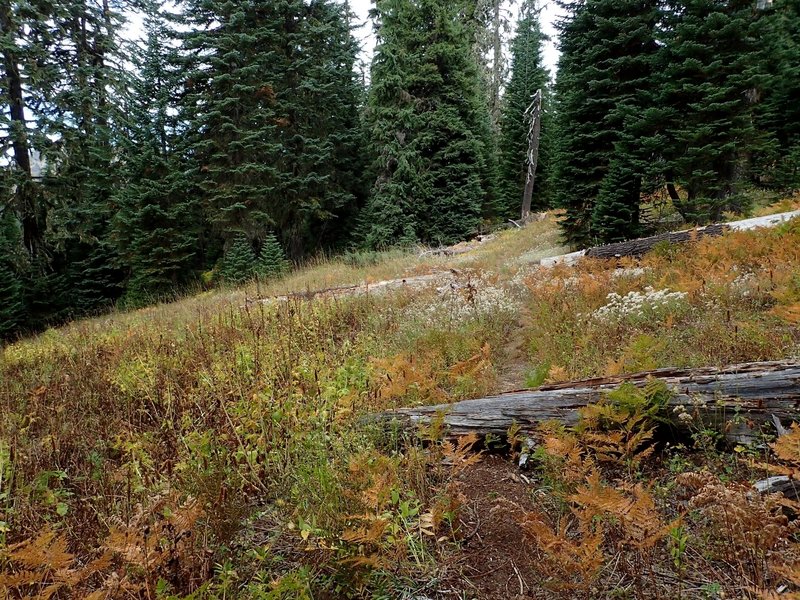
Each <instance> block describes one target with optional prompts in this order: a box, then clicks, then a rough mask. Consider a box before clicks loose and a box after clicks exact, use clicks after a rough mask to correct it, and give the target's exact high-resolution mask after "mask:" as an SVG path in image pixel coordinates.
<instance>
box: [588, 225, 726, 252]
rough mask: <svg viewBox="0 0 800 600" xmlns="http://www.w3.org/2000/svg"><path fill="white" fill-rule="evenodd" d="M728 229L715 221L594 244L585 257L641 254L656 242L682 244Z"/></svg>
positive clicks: (650, 248)
mask: <svg viewBox="0 0 800 600" xmlns="http://www.w3.org/2000/svg"><path fill="white" fill-rule="evenodd" d="M726 231H728V226H727V225H725V224H721V223H717V224H714V225H708V226H707V227H698V228H697V229H689V230H686V231H675V232H671V233H662V234H660V235H652V236H650V237H646V238H639V239H637V240H628V241H626V242H618V243H616V244H606V245H605V246H596V247H594V248H589V249H588V250H587V251H586V257H587V258H620V257H622V256H642V255H643V254H645V253H646V252H649V251H650V250H652V249H653V248H655V247H656V246H657V245H658V244H684V243H686V242H691V241H694V240H699V239H700V238H703V237H717V236H720V235H722V234H723V233H725V232H726Z"/></svg>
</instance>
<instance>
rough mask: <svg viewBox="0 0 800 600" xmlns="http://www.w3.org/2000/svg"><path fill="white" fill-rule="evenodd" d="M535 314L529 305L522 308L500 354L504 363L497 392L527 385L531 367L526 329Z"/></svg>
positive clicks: (498, 378)
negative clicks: (526, 380)
mask: <svg viewBox="0 0 800 600" xmlns="http://www.w3.org/2000/svg"><path fill="white" fill-rule="evenodd" d="M532 319H533V315H532V313H531V311H530V309H529V308H528V307H527V306H524V305H523V307H522V309H521V310H520V314H519V318H518V319H517V322H516V324H515V327H514V328H513V329H512V331H511V334H510V335H509V338H508V340H507V341H506V343H505V345H503V347H502V348H501V349H500V352H499V355H500V360H501V361H502V364H501V365H500V367H499V368H498V375H497V389H496V390H495V391H496V392H497V393H503V392H510V391H513V390H519V389H522V388H524V387H525V379H526V378H527V375H528V372H529V371H530V369H531V363H530V359H529V358H528V338H527V336H526V333H525V332H526V331H527V330H528V326H529V325H530V324H531V321H532Z"/></svg>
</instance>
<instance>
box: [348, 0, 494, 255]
mask: <svg viewBox="0 0 800 600" xmlns="http://www.w3.org/2000/svg"><path fill="white" fill-rule="evenodd" d="M463 8H464V6H462V5H461V4H460V3H459V2H452V1H445V0H420V1H419V2H413V3H412V2H407V1H404V0H379V1H378V2H377V5H376V8H375V10H374V14H375V16H376V18H377V21H378V29H377V33H378V46H377V48H376V53H375V57H374V59H373V63H372V72H371V76H372V86H371V88H370V96H369V102H368V113H367V123H368V127H369V133H370V139H371V144H372V149H373V153H374V155H375V156H376V157H377V159H376V161H375V165H374V173H375V178H376V181H375V185H374V187H373V190H372V195H371V197H370V200H369V203H368V205H367V208H366V210H365V213H364V215H363V217H362V227H361V237H362V240H363V243H364V245H366V246H368V247H382V246H389V245H392V244H402V243H410V242H413V241H416V240H422V241H425V242H429V243H452V242H455V241H457V240H459V239H463V238H464V237H465V236H467V235H469V234H470V233H471V232H474V231H477V229H478V226H479V223H480V220H481V217H482V216H486V214H487V212H491V209H490V208H489V207H491V206H492V205H493V201H494V198H493V190H494V185H495V183H494V181H495V173H494V172H493V169H492V161H491V160H490V155H491V153H492V152H493V146H492V142H491V140H492V134H491V126H490V122H489V113H488V109H487V105H486V101H485V97H484V94H483V91H482V87H481V79H480V74H479V71H478V67H477V63H476V61H475V58H474V55H473V53H472V42H471V40H472V37H473V36H472V33H471V31H470V29H469V27H468V26H467V25H466V23H465V22H464V19H463V18H462V14H463V13H462V9H463Z"/></svg>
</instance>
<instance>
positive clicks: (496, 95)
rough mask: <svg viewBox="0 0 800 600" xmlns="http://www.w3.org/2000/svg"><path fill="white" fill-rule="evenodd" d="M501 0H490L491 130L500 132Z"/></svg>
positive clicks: (501, 79)
mask: <svg viewBox="0 0 800 600" xmlns="http://www.w3.org/2000/svg"><path fill="white" fill-rule="evenodd" d="M500 3H501V0H492V82H491V85H492V89H491V92H490V93H491V114H492V128H493V129H494V132H495V133H497V132H498V131H499V130H500V88H501V87H502V85H503V22H502V15H501V13H500Z"/></svg>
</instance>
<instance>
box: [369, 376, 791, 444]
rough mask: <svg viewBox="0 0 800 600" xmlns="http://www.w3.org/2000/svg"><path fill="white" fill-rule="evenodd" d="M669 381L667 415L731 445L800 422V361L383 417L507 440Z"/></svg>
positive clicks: (548, 389)
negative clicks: (612, 395)
mask: <svg viewBox="0 0 800 600" xmlns="http://www.w3.org/2000/svg"><path fill="white" fill-rule="evenodd" d="M652 378H657V379H660V380H662V381H664V382H665V383H666V384H667V386H668V387H669V388H670V390H672V392H673V396H672V398H671V400H670V402H669V405H668V407H667V409H666V410H665V412H664V414H663V415H662V416H663V417H664V418H665V419H668V420H669V421H670V422H672V423H673V424H674V425H675V426H676V427H677V428H679V429H685V427H686V425H685V424H684V423H682V422H681V420H680V419H679V418H678V417H677V415H676V414H675V412H674V408H675V407H677V406H679V405H684V406H685V407H686V409H687V410H688V411H689V412H694V411H697V413H698V416H699V419H700V421H702V423H703V424H704V426H712V427H717V428H719V430H721V431H723V432H724V433H725V435H726V437H727V438H728V439H729V440H730V441H735V442H752V441H755V440H756V439H758V437H759V434H760V431H761V428H762V427H774V426H773V425H772V420H771V419H773V418H775V419H778V420H779V421H782V422H789V421H793V420H797V419H798V418H800V410H799V409H800V363H798V362H795V361H787V362H761V363H745V364H739V365H731V366H728V367H724V368H720V369H717V368H711V367H707V368H700V369H657V370H655V371H646V372H643V373H636V374H633V375H627V376H620V377H607V378H595V379H587V380H582V381H571V382H566V383H560V384H557V385H550V386H543V387H540V388H537V389H535V390H523V391H517V392H509V393H506V394H501V395H499V396H493V397H488V398H478V399H475V400H464V401H462V402H456V403H454V404H440V405H436V406H422V407H419V408H405V409H399V410H396V411H390V412H386V413H383V414H381V415H380V416H379V417H380V418H381V419H384V420H397V421H400V422H401V423H404V424H406V425H409V426H412V425H416V424H424V423H429V422H430V421H431V419H432V418H434V417H436V416H442V418H443V422H444V425H445V426H446V427H447V429H448V430H449V433H450V434H452V435H464V434H467V433H473V432H476V433H479V434H487V433H493V434H499V435H503V434H505V433H506V432H507V431H508V428H509V427H510V426H511V425H512V424H513V423H518V424H520V425H522V426H523V427H532V426H535V425H536V424H537V423H541V422H545V421H558V422H560V423H563V424H565V425H567V426H574V425H576V424H577V423H578V419H579V413H578V411H579V409H580V408H582V407H584V406H587V405H588V404H593V403H596V402H598V401H599V400H600V399H601V398H602V397H603V395H604V394H605V393H607V392H609V391H611V390H614V389H617V388H618V387H619V386H620V385H621V384H622V383H623V382H630V383H632V384H634V385H637V386H643V385H645V383H646V382H647V381H648V380H650V379H652Z"/></svg>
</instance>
